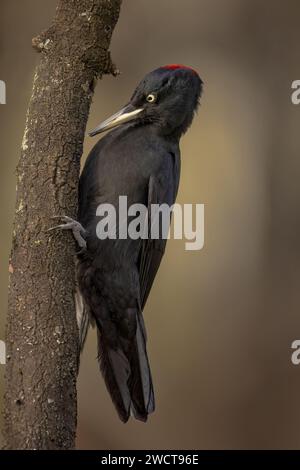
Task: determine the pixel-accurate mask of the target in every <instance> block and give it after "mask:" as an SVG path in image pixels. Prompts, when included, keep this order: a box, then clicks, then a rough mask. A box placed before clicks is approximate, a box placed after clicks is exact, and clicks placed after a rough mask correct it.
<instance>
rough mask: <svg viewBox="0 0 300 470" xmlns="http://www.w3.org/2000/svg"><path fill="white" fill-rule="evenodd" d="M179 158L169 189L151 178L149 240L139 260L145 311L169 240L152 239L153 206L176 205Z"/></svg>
mask: <svg viewBox="0 0 300 470" xmlns="http://www.w3.org/2000/svg"><path fill="white" fill-rule="evenodd" d="M179 174H180V168H179V156H178V158H177V157H175V156H174V158H173V159H172V165H171V167H170V174H169V182H170V183H171V184H170V185H168V188H166V187H164V185H162V184H160V183H159V181H158V180H157V178H156V177H155V176H151V177H150V179H149V186H148V238H147V239H145V240H143V241H142V246H141V252H140V258H139V276H140V303H141V309H142V310H143V308H144V306H145V304H146V301H147V298H148V296H149V293H150V290H151V287H152V284H153V281H154V279H155V276H156V273H157V271H158V268H159V266H160V263H161V260H162V257H163V255H164V252H165V248H166V243H167V239H165V238H159V239H151V214H152V212H151V205H152V204H163V203H167V204H169V205H172V204H174V202H175V199H176V195H177V190H178V183H179Z"/></svg>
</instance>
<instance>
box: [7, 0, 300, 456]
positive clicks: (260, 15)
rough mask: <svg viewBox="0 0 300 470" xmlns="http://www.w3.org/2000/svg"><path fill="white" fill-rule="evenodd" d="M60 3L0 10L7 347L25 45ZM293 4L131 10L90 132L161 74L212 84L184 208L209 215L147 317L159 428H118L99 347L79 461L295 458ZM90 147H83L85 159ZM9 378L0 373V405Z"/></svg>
mask: <svg viewBox="0 0 300 470" xmlns="http://www.w3.org/2000/svg"><path fill="white" fill-rule="evenodd" d="M55 6H56V0H43V1H38V0H24V1H22V2H21V1H20V0H1V4H0V79H2V80H5V81H6V84H7V104H6V105H5V106H4V105H3V106H0V138H1V160H0V210H1V232H0V237H1V243H0V250H1V272H0V308H1V319H0V339H3V338H4V323H5V313H6V303H7V265H8V256H9V250H10V237H11V230H12V219H13V213H14V199H15V177H14V169H15V166H16V163H17V159H18V155H19V147H20V142H21V139H22V133H23V128H24V120H25V113H26V107H27V103H28V99H29V97H30V92H31V84H32V77H33V71H34V67H35V65H36V63H37V61H38V55H37V54H36V53H35V52H34V51H33V50H32V49H31V38H32V37H33V36H34V35H36V33H39V32H40V31H41V30H42V29H44V28H46V27H47V26H49V24H50V22H51V19H52V17H53V14H54V10H55ZM299 21H300V3H299V0H287V1H286V2H282V1H281V0H272V1H271V0H268V1H263V0H226V1H225V2H224V1H222V0H172V1H171V0H127V1H126V0H124V2H123V9H122V12H121V17H120V20H119V23H118V26H117V29H116V31H115V34H114V37H113V42H112V45H111V50H112V55H113V59H114V61H115V62H116V63H117V65H118V67H119V68H120V69H121V71H122V75H121V76H120V77H118V78H116V79H114V78H112V77H105V78H104V79H103V80H102V81H101V82H100V83H99V84H98V87H97V92H96V95H95V98H94V102H93V106H92V110H91V116H90V120H89V123H88V128H89V129H90V128H93V127H95V125H96V124H98V122H100V120H102V119H104V118H105V117H107V116H109V115H110V114H112V112H114V111H117V110H118V109H119V108H120V106H121V105H123V104H124V103H125V102H126V101H127V99H128V97H129V96H130V94H131V92H132V91H133V88H134V87H135V85H136V84H137V82H138V81H139V80H140V79H141V78H142V77H143V76H144V74H145V73H146V72H148V71H150V70H151V69H153V68H156V67H157V66H160V65H164V64H166V63H174V62H175V63H184V64H186V65H191V66H193V67H194V68H196V69H197V70H198V71H199V73H200V75H201V77H202V78H203V80H204V82H205V94H204V97H203V99H202V106H201V108H200V110H199V113H198V116H197V118H196V119H195V121H194V124H193V126H192V128H191V130H190V131H189V132H188V134H187V135H186V136H185V137H184V139H183V141H182V146H181V147H182V155H183V161H182V163H183V165H182V179H181V185H180V193H179V197H178V202H182V203H187V202H194V203H196V202H198V203H204V204H205V247H204V249H203V250H202V251H199V252H187V251H185V250H184V241H170V242H169V244H168V249H167V254H166V256H165V259H164V262H163V264H162V267H161V269H160V271H159V275H158V277H157V280H156V283H155V286H154V288H153V290H152V294H151V296H150V300H149V302H148V304H147V307H146V311H145V318H146V324H147V329H148V336H149V344H148V348H149V354H150V358H151V364H152V370H153V376H154V383H155V389H156V397H157V410H156V412H155V414H154V415H153V416H152V417H150V419H149V422H148V423H147V424H146V425H145V424H143V423H139V422H134V421H131V422H130V423H128V424H127V425H123V424H122V423H121V422H120V421H119V420H118V418H117V415H116V413H115V410H114V408H113V406H112V404H111V402H110V398H109V396H108V394H107V392H106V390H105V386H104V383H103V381H102V378H101V376H100V373H99V372H98V365H97V361H96V337H95V333H94V332H90V334H89V339H88V344H87V347H86V349H85V351H84V354H83V358H82V363H81V372H80V377H79V427H78V447H79V448H84V449H85V448H92V449H97V448H98V449H138V448H146V449H167V448H174V449H176V448H178V449H180V448H181V449H183V448H184V449H191V448H199V449H204V448H209V449H215V448H226V449H227V448H300V430H299V422H300V402H299V395H300V366H299V367H296V366H293V365H292V364H291V361H290V355H291V349H290V345H291V342H292V341H293V340H294V339H299V338H300V309H299V305H300V289H299V282H300V249H299V240H300V219H299V211H300V185H299V181H300V174H299V173H300V161H299V156H300V135H299V124H300V121H299V119H300V106H294V105H292V104H291V99H290V95H291V82H292V81H293V80H296V79H300V62H299V53H300V50H299V44H300V27H299ZM94 143H95V141H92V140H90V139H87V141H86V145H85V156H86V155H87V153H88V151H89V150H90V148H91V146H92V145H93V144H94ZM3 375H4V366H0V392H1V393H0V395H1V398H0V401H1V399H2V392H3Z"/></svg>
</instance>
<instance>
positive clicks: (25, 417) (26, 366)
mask: <svg viewBox="0 0 300 470" xmlns="http://www.w3.org/2000/svg"><path fill="white" fill-rule="evenodd" d="M121 1H122V0H80V1H79V0H60V1H59V4H58V7H57V11H56V15H55V19H54V22H53V24H52V26H51V27H50V28H49V30H47V31H45V32H43V33H42V34H41V35H40V36H39V37H37V38H35V39H33V46H34V48H35V49H37V50H38V51H39V52H41V60H40V63H39V65H38V67H37V69H36V71H35V76H34V84H33V92H32V97H31V100H30V104H29V109H28V113H27V120H26V128H25V133H24V138H23V143H22V151H21V157H20V160H19V164H18V167H17V203H16V213H15V221H14V232H13V241H12V253H11V260H10V265H9V273H10V286H9V306H8V319H7V331H6V345H7V365H6V393H5V413H4V417H5V437H6V447H7V448H9V449H72V448H74V446H75V434H76V420H77V400H76V398H77V397H76V378H77V371H78V357H79V351H78V329H77V324H76V316H75V306H74V298H73V293H74V284H75V275H74V273H75V271H74V246H75V245H74V242H73V239H72V235H71V233H67V232H66V231H63V232H59V231H57V232H47V231H46V230H47V229H48V228H49V227H50V226H51V225H53V224H54V222H53V220H51V217H52V216H54V215H64V214H66V215H70V216H71V217H74V218H76V214H77V188H78V179H79V170H80V157H81V154H82V143H83V139H84V134H85V128H86V122H87V119H88V114H89V109H90V104H91V99H92V96H93V90H94V85H95V79H96V78H97V77H99V76H101V75H102V74H104V73H113V74H116V70H115V68H114V66H113V64H112V62H111V59H110V54H109V51H108V48H109V45H110V40H111V35H112V32H113V30H114V27H115V25H116V22H117V20H118V16H119V10H120V5H121Z"/></svg>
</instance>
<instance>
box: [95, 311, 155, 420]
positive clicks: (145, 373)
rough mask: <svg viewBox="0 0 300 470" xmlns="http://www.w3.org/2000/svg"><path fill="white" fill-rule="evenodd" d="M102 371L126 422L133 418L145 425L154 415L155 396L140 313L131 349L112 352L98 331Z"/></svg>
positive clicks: (120, 414)
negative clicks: (152, 414) (150, 414)
mask: <svg viewBox="0 0 300 470" xmlns="http://www.w3.org/2000/svg"><path fill="white" fill-rule="evenodd" d="M98 352H99V361H100V369H101V372H102V375H103V377H104V380H105V383H106V386H107V389H108V391H109V393H110V396H111V398H112V401H113V403H114V405H115V407H116V409H117V412H118V414H119V416H120V418H121V420H122V421H123V422H126V421H128V418H129V416H130V414H133V416H134V417H135V418H136V419H139V420H142V421H146V420H147V417H148V414H149V413H152V412H153V411H154V407H155V404H154V392H153V384H152V378H151V372H150V367H149V361H148V357H147V351H146V339H145V330H144V326H143V321H142V317H141V314H140V313H137V327H136V336H135V338H134V339H133V341H132V344H130V345H129V347H128V348H126V350H125V348H122V347H119V348H117V349H116V348H112V347H111V346H110V344H109V343H108V341H107V340H106V338H105V334H101V333H100V329H99V328H98Z"/></svg>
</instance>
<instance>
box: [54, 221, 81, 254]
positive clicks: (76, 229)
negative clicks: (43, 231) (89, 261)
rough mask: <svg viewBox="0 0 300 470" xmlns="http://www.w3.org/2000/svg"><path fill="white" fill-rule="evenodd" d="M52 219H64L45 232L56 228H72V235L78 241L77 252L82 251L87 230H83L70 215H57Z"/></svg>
mask: <svg viewBox="0 0 300 470" xmlns="http://www.w3.org/2000/svg"><path fill="white" fill-rule="evenodd" d="M52 219H61V220H62V221H64V223H63V224H60V225H56V226H55V227H51V228H49V229H48V230H47V232H50V231H51V230H56V229H60V230H72V232H73V237H74V238H75V240H76V242H77V243H78V246H79V247H80V248H81V250H80V252H79V253H81V252H82V251H84V250H85V249H86V238H85V237H86V235H87V231H86V230H85V228H83V226H82V225H81V223H80V222H78V221H77V220H74V219H72V218H71V217H68V216H67V215H57V216H54V217H52ZM79 253H78V254H79Z"/></svg>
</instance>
